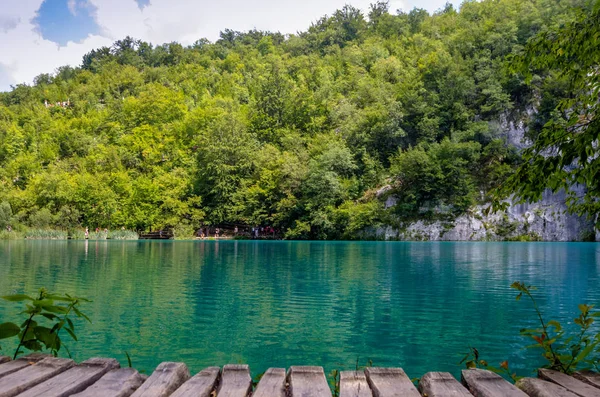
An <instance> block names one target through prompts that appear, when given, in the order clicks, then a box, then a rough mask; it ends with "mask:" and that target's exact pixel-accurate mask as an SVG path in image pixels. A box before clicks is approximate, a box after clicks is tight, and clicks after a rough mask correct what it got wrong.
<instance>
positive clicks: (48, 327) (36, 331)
mask: <svg viewBox="0 0 600 397" xmlns="http://www.w3.org/2000/svg"><path fill="white" fill-rule="evenodd" d="M2 299H4V300H7V301H9V302H27V304H26V308H25V310H23V311H22V312H21V314H25V315H26V316H27V319H26V320H25V322H23V323H22V324H21V325H20V326H19V325H17V324H18V323H20V321H17V324H15V323H13V322H6V323H2V324H0V340H1V339H7V338H13V337H16V338H18V340H19V342H18V344H17V347H16V349H15V352H14V354H13V360H14V359H16V358H17V356H19V355H20V354H23V353H24V350H23V349H27V350H30V351H34V352H37V351H43V350H49V351H50V353H52V355H54V356H55V357H56V356H58V352H59V351H60V349H61V347H62V346H64V343H63V342H62V339H61V337H60V332H61V331H62V330H63V329H64V330H65V331H66V332H67V333H68V334H69V336H70V337H71V339H73V340H74V341H77V336H76V335H75V325H74V324H73V321H72V320H71V318H70V315H72V314H73V313H74V314H75V316H76V317H81V318H84V319H85V320H87V321H88V322H91V321H90V319H89V318H88V317H87V316H86V315H85V314H84V313H83V312H81V311H80V310H79V305H80V304H81V303H82V302H89V300H88V299H85V298H78V297H75V296H71V295H69V294H64V295H60V294H52V293H49V292H48V291H47V290H46V289H45V288H42V289H40V291H39V293H38V295H37V297H35V298H34V297H31V296H29V295H25V294H15V295H7V296H3V297H2ZM65 349H66V350H67V353H68V354H69V356H71V354H70V352H69V349H67V348H66V346H65Z"/></svg>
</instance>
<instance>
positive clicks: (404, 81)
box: [0, 0, 589, 239]
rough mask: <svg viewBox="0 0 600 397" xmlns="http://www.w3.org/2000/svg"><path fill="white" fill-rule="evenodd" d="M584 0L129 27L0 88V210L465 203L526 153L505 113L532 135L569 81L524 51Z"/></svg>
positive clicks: (260, 211) (188, 225) (19, 222)
mask: <svg viewBox="0 0 600 397" xmlns="http://www.w3.org/2000/svg"><path fill="white" fill-rule="evenodd" d="M587 3H588V2H587V1H584V0H484V1H481V2H478V1H472V0H467V1H465V2H464V3H463V4H462V5H461V7H460V9H459V10H456V9H454V8H453V7H452V6H451V5H447V6H446V7H445V8H444V9H441V10H439V11H438V12H436V13H434V14H433V15H430V14H428V13H427V12H426V11H425V10H422V9H416V8H415V9H413V10H412V11H410V12H408V13H405V12H400V11H398V12H394V11H392V10H389V9H388V8H389V7H388V4H387V3H385V2H378V3H375V4H373V5H371V8H370V10H369V11H368V14H367V15H363V13H361V11H360V10H358V9H356V8H353V7H352V6H350V5H348V6H345V7H344V8H342V9H341V10H337V11H335V12H334V13H333V14H332V15H330V16H324V17H322V18H321V19H319V20H318V21H316V22H314V23H313V24H312V25H311V26H310V27H309V28H308V29H307V30H306V31H304V32H299V33H297V34H293V35H282V34H279V33H272V32H263V31H256V30H254V31H249V32H237V31H232V30H224V31H223V32H221V34H220V39H219V40H217V41H216V42H214V43H211V42H209V41H207V40H204V39H201V40H198V41H197V42H196V43H194V44H193V45H191V46H188V47H184V46H182V45H180V44H178V43H168V44H163V45H156V46H155V45H153V44H150V43H146V42H143V41H140V40H136V39H134V38H130V37H126V38H124V39H123V40H119V41H117V42H115V43H114V45H113V46H111V47H110V48H108V47H103V48H99V49H95V50H93V51H91V52H90V53H88V54H86V55H85V56H84V57H83V60H82V64H81V65H80V66H79V67H75V68H74V67H69V66H65V67H61V68H59V69H58V70H56V72H55V73H52V74H42V75H39V76H37V77H36V78H35V80H34V83H33V84H32V85H26V84H19V85H17V86H15V87H14V88H13V89H12V90H11V91H10V92H5V93H0V203H1V204H0V226H2V227H6V226H7V225H9V224H10V225H11V226H12V227H13V228H16V229H19V228H27V227H32V228H56V229H64V230H70V229H74V228H80V227H86V226H89V227H90V228H96V227H100V228H105V227H106V228H111V229H115V228H119V229H120V228H121V227H125V228H128V229H135V230H149V229H155V230H156V229H159V228H172V229H174V230H175V231H176V234H178V235H180V236H181V235H184V236H185V235H192V233H193V232H194V230H196V229H197V228H199V227H200V226H201V225H210V224H212V225H218V224H223V223H235V224H241V225H251V226H254V225H260V226H271V227H274V228H276V229H278V230H281V233H282V235H284V236H285V237H286V238H300V239H302V238H312V239H326V238H327V239H336V238H356V237H357V236H358V232H359V231H361V230H363V229H364V228H365V227H366V226H370V225H375V224H378V223H383V224H390V223H391V222H397V221H403V220H411V219H423V218H433V217H441V216H445V217H453V216H457V215H458V214H461V213H463V212H464V211H467V210H468V209H469V208H470V207H471V206H473V205H474V204H478V203H479V204H481V203H485V202H489V201H490V192H491V191H492V190H493V189H494V188H496V187H498V186H499V185H501V184H502V183H503V182H504V181H505V180H506V178H509V177H510V176H511V175H513V174H514V172H515V169H516V167H518V166H519V164H520V163H521V161H522V157H521V154H520V152H519V151H518V150H517V149H516V148H514V147H512V146H510V145H509V144H508V143H507V139H506V131H505V130H506V126H507V125H509V124H510V123H516V124H520V123H523V124H524V125H526V126H527V131H528V136H527V138H528V139H530V140H533V141H535V139H536V137H537V134H539V133H540V131H541V130H542V128H543V126H544V125H546V124H547V121H548V120H549V119H550V118H551V117H552V115H553V113H554V111H555V108H556V106H557V103H558V101H559V100H560V99H561V98H564V97H565V96H567V95H568V94H567V87H566V86H567V83H566V81H565V78H564V76H562V75H560V74H558V73H553V71H552V70H544V69H543V68H540V69H539V70H538V71H537V74H535V75H534V76H532V77H531V76H530V77H529V80H530V81H528V82H529V84H526V82H525V78H524V77H523V76H522V75H521V74H519V73H515V72H514V71H512V70H511V68H510V67H509V65H510V64H511V60H512V58H513V56H515V55H518V54H520V53H522V51H523V48H524V47H525V45H526V43H527V42H528V40H530V39H532V38H533V37H534V36H536V35H537V34H538V33H540V32H543V31H545V30H546V29H549V28H552V27H555V26H561V25H562V24H564V23H565V22H568V21H569V20H571V19H572V18H574V14H576V12H581V10H582V9H585V7H589V5H588V4H587ZM387 195H394V196H395V197H396V198H397V203H396V205H395V206H394V207H393V208H391V209H388V210H385V211H384V210H383V200H384V199H385V197H386V196H387Z"/></svg>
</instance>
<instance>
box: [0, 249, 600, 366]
mask: <svg viewBox="0 0 600 397" xmlns="http://www.w3.org/2000/svg"><path fill="white" fill-rule="evenodd" d="M515 280H521V281H525V282H527V283H530V284H533V285H536V286H538V287H540V291H539V293H538V295H539V303H540V306H541V307H542V310H543V311H545V312H546V313H548V315H549V316H550V314H552V316H550V317H553V318H556V319H558V320H560V321H563V322H565V323H566V322H571V323H572V318H573V317H575V316H576V315H577V304H578V303H582V302H586V303H595V304H600V244H594V243H442V242H439V243H436V242H427V243H421V242H419V243H403V242H253V241H248V242H244V241H221V242H215V241H190V242H173V241H157V242H152V241H139V242H138V241H129V242H119V241H98V242H95V241H89V242H84V241H0V294H7V293H17V292H19V293H20V292H29V293H33V291H35V290H36V289H37V288H39V287H41V286H45V287H46V288H48V289H50V290H52V291H57V292H68V293H71V294H75V295H80V296H84V297H89V298H91V299H93V302H92V303H89V304H86V306H84V307H83V309H84V311H85V312H86V313H87V314H89V316H90V317H91V318H92V319H93V324H86V323H84V322H81V321H80V322H77V323H76V326H77V327H78V335H79V336H80V340H79V342H78V343H77V344H73V343H71V344H70V348H71V350H72V352H73V353H74V358H75V359H77V360H83V359H86V358H89V357H90V356H111V357H116V358H118V359H119V360H120V361H121V363H122V364H126V359H125V355H124V353H123V352H124V351H127V352H129V354H130V356H131V357H132V360H133V364H134V366H135V367H137V368H139V369H144V370H146V371H147V372H150V371H152V370H153V369H154V367H155V366H156V365H157V364H158V363H159V362H161V361H184V362H186V363H187V364H188V366H189V367H190V368H191V369H192V370H193V371H198V370H200V369H202V368H203V367H206V366H209V365H223V364H226V363H248V364H250V368H251V371H252V374H253V375H256V374H258V373H260V372H263V371H264V370H265V369H266V368H268V367H270V366H278V367H289V366H290V365H302V364H311V365H322V366H324V367H325V369H326V370H332V369H334V368H338V369H354V367H355V366H356V362H357V360H358V363H359V365H364V364H366V363H367V361H368V360H372V362H373V364H374V365H377V366H401V367H403V368H405V370H406V372H407V373H408V375H409V376H411V377H419V376H421V375H423V374H424V373H425V372H427V371H432V370H440V371H450V372H452V373H454V374H458V373H459V370H460V368H461V365H459V364H458V362H459V361H460V359H461V353H463V352H465V351H466V350H467V348H468V347H469V346H475V347H477V348H478V349H479V350H480V351H481V354H482V358H484V359H487V360H488V361H489V362H490V363H491V364H496V363H498V362H500V361H501V360H504V359H508V360H509V362H511V366H512V367H513V368H515V369H517V371H518V372H520V373H521V374H524V375H528V374H529V372H528V371H526V370H525V368H529V367H534V366H535V365H537V363H538V361H537V356H536V355H535V354H534V353H533V352H531V351H525V350H523V349H521V347H522V346H524V345H525V344H526V343H525V342H526V341H524V340H523V339H522V338H521V337H520V336H519V329H521V328H524V327H528V326H532V325H534V320H535V319H534V317H533V312H532V310H531V306H530V305H529V304H528V303H527V302H526V301H521V302H516V301H515V298H514V297H515V295H516V294H515V291H513V290H511V289H510V288H509V285H510V284H511V282H512V281H515ZM16 312H17V309H16V308H13V304H9V303H8V302H5V301H0V322H4V321H8V320H9V319H13V318H14V315H15V313H16ZM3 342H4V341H3ZM2 347H3V348H4V349H5V351H7V350H9V348H10V347H11V346H9V345H7V344H6V343H5V342H4V343H3V344H2Z"/></svg>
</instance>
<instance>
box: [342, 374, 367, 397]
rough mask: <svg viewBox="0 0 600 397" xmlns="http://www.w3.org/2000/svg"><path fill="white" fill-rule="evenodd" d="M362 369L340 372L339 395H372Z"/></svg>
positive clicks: (348, 396) (345, 396) (350, 396)
mask: <svg viewBox="0 0 600 397" xmlns="http://www.w3.org/2000/svg"><path fill="white" fill-rule="evenodd" d="M372 396H373V393H372V392H371V388H370V387H369V382H367V376H366V375H365V372H364V371H342V372H340V397H372Z"/></svg>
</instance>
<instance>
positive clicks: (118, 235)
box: [108, 230, 139, 240]
mask: <svg viewBox="0 0 600 397" xmlns="http://www.w3.org/2000/svg"><path fill="white" fill-rule="evenodd" d="M108 238H109V239H111V240H137V239H138V238H139V236H138V234H137V233H136V232H134V231H132V230H109V231H108Z"/></svg>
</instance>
